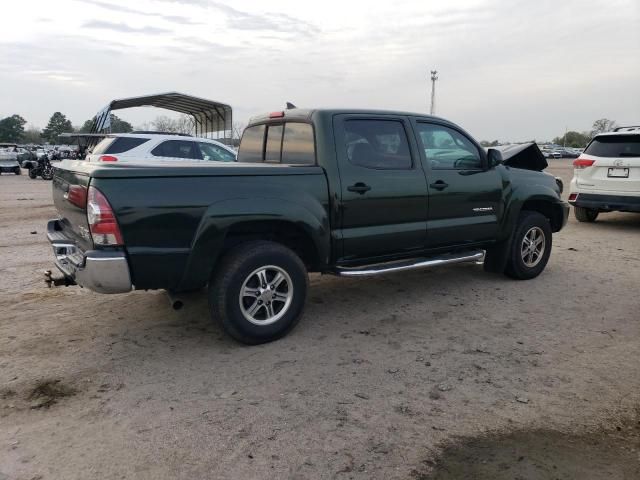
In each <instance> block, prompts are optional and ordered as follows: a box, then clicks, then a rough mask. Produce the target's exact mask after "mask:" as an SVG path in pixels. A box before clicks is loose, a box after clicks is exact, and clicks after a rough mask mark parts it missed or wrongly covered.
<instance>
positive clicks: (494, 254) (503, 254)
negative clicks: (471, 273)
mask: <svg viewBox="0 0 640 480" xmlns="http://www.w3.org/2000/svg"><path fill="white" fill-rule="evenodd" d="M512 241H513V232H512V233H511V235H509V237H508V238H506V239H505V240H503V241H501V242H498V243H496V244H495V245H493V246H491V247H489V248H487V253H486V255H485V257H484V270H485V272H494V273H503V272H504V269H505V268H506V267H507V262H508V261H509V253H510V252H511V242H512Z"/></svg>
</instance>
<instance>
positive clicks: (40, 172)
mask: <svg viewBox="0 0 640 480" xmlns="http://www.w3.org/2000/svg"><path fill="white" fill-rule="evenodd" d="M24 163H25V167H26V168H28V169H29V178H33V179H36V178H38V176H40V177H42V179H43V180H51V179H52V178H53V167H52V166H51V162H49V157H48V156H47V155H46V154H45V155H43V156H42V157H40V158H39V159H38V160H31V161H28V162H24Z"/></svg>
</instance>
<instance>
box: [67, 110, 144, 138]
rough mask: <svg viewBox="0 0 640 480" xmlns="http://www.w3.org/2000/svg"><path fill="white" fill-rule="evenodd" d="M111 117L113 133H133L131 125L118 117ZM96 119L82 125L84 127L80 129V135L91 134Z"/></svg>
mask: <svg viewBox="0 0 640 480" xmlns="http://www.w3.org/2000/svg"><path fill="white" fill-rule="evenodd" d="M110 116H111V133H129V132H132V131H133V127H132V126H131V124H130V123H129V122H127V121H125V120H122V119H121V118H120V117H118V116H117V115H114V114H113V113H111V114H110ZM93 121H94V119H93V118H92V119H90V120H87V121H86V122H84V123H83V124H82V126H81V127H80V128H79V129H78V132H79V133H89V132H91V127H92V126H93Z"/></svg>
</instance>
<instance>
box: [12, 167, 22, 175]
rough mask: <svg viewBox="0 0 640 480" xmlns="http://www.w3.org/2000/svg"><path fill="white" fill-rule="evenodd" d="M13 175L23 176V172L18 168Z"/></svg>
mask: <svg viewBox="0 0 640 480" xmlns="http://www.w3.org/2000/svg"><path fill="white" fill-rule="evenodd" d="M13 173H15V174H16V175H22V170H20V167H16V168H15V170H14V171H13Z"/></svg>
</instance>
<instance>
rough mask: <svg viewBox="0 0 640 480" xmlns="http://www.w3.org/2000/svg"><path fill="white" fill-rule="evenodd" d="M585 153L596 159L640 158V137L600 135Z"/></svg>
mask: <svg viewBox="0 0 640 480" xmlns="http://www.w3.org/2000/svg"><path fill="white" fill-rule="evenodd" d="M584 153H586V154H587V155H593V156H595V157H616V158H617V157H640V135H599V136H597V137H596V138H594V139H593V140H592V141H591V143H590V144H589V145H588V146H587V148H586V149H585V151H584Z"/></svg>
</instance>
